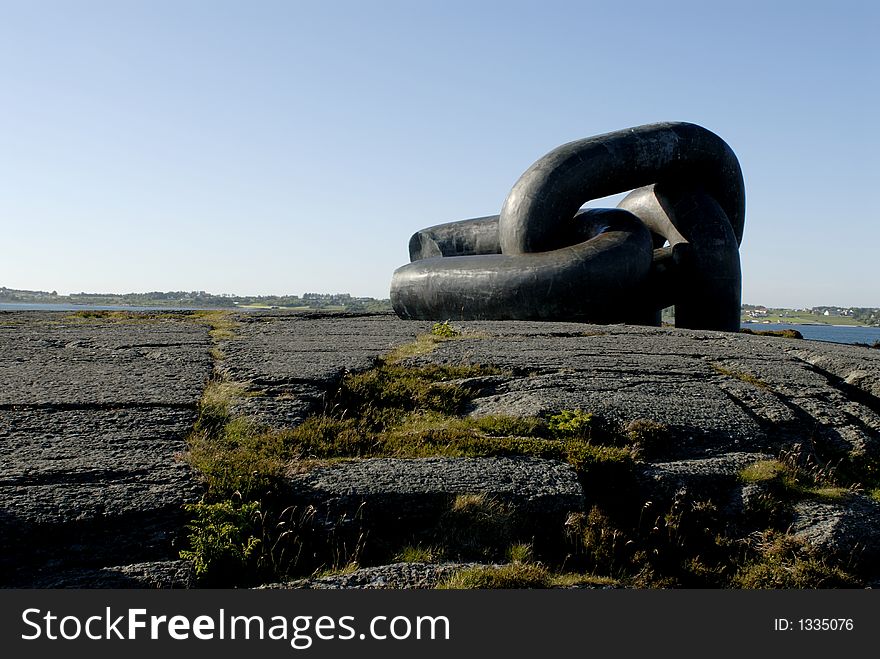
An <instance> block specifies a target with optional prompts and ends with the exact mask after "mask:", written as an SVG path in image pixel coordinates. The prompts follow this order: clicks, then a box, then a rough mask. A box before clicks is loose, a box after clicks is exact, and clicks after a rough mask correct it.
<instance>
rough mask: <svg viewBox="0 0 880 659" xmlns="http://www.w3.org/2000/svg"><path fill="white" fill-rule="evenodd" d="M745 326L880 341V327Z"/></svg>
mask: <svg viewBox="0 0 880 659" xmlns="http://www.w3.org/2000/svg"><path fill="white" fill-rule="evenodd" d="M742 326H743V327H747V328H748V329H751V330H755V331H756V332H758V331H761V330H783V329H793V330H797V331H798V332H800V333H801V335H802V336H803V337H804V338H805V339H811V340H813V341H827V342H829V343H867V344H868V345H874V342H875V341H880V327H859V326H853V325H795V324H787V323H743V324H742Z"/></svg>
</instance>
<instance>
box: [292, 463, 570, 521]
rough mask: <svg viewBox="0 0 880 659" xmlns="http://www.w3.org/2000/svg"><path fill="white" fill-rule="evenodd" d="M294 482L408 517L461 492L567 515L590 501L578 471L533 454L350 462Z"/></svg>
mask: <svg viewBox="0 0 880 659" xmlns="http://www.w3.org/2000/svg"><path fill="white" fill-rule="evenodd" d="M290 483H291V487H292V488H293V489H294V490H295V491H297V492H299V493H300V494H301V496H305V497H306V498H308V499H310V500H319V501H323V502H328V501H333V502H334V503H335V504H336V505H335V507H336V508H340V507H344V508H350V512H351V513H354V512H355V511H356V510H357V508H358V507H359V506H360V505H361V504H362V503H364V502H366V504H367V505H368V506H369V505H371V504H372V505H381V506H383V507H385V508H388V509H389V510H390V511H393V514H395V515H396V516H405V515H406V514H407V513H409V512H411V511H414V510H417V509H419V508H421V507H424V506H426V505H429V504H430V503H431V502H433V501H436V502H437V504H438V507H441V506H442V505H443V504H446V503H448V502H449V501H450V499H452V498H454V497H455V496H456V495H459V494H483V495H486V496H487V497H490V498H492V499H495V500H498V501H501V502H504V503H508V504H510V505H512V506H514V507H515V508H516V509H517V510H520V511H521V512H524V513H527V514H544V515H554V514H556V515H558V514H565V513H567V512H569V511H574V510H579V509H581V508H583V505H584V495H583V490H582V489H581V485H580V483H579V482H578V479H577V475H576V474H575V471H574V469H572V468H571V467H570V466H569V465H567V464H565V463H562V462H556V461H553V460H542V459H539V458H529V457H512V458H420V459H412V460H404V459H395V458H374V459H368V460H350V461H345V462H342V463H339V464H336V465H332V466H328V467H318V468H316V469H313V470H311V471H309V472H307V473H305V474H301V475H298V476H294V477H293V478H292V479H291V481H290Z"/></svg>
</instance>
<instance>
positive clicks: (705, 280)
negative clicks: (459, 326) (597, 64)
mask: <svg viewBox="0 0 880 659" xmlns="http://www.w3.org/2000/svg"><path fill="white" fill-rule="evenodd" d="M627 190H632V192H630V194H628V195H627V196H626V197H625V198H624V199H623V201H621V202H620V204H619V205H618V208H613V209H591V210H580V209H581V206H583V205H584V204H585V203H586V202H588V201H590V200H592V199H598V198H601V197H605V196H607V195H611V194H615V193H620V192H626V191H627ZM744 223H745V190H744V187H743V178H742V172H741V170H740V166H739V162H738V161H737V159H736V156H735V155H734V153H733V151H732V150H731V148H730V147H729V146H728V145H727V144H726V143H725V142H724V140H722V139H721V138H720V137H718V136H717V135H715V134H714V133H712V132H710V131H708V130H706V129H705V128H702V127H700V126H697V125H694V124H689V123H659V124H649V125H646V126H638V127H636V128H629V129H626V130H621V131H616V132H613V133H607V134H605V135H598V136H595V137H590V138H587V139H584V140H578V141H576V142H571V143H569V144H564V145H563V146H561V147H559V148H557V149H554V150H553V151H551V152H550V153H548V154H547V155H545V156H544V157H543V158H541V159H540V160H538V161H537V162H535V163H534V164H533V165H532V166H531V167H529V168H528V169H527V170H526V171H525V173H524V174H523V175H522V176H521V177H520V179H519V180H518V181H517V182H516V184H515V185H514V186H513V189H512V190H511V191H510V194H508V196H507V199H506V200H505V202H504V205H503V207H502V209H501V214H500V215H493V216H489V217H480V218H476V219H472V220H464V221H461V222H451V223H448V224H440V225H437V226H433V227H429V228H427V229H422V230H421V231H418V232H416V233H415V235H413V237H412V238H411V239H410V242H409V253H410V260H411V261H412V262H411V263H409V264H408V265H405V266H403V267H401V268H398V269H397V270H396V271H395V272H394V276H393V278H392V281H391V303H392V305H393V306H394V310H395V311H396V312H397V315H398V316H400V317H401V318H411V319H422V320H445V319H458V320H479V319H486V320H567V321H579V322H598V323H614V322H624V323H636V324H645V325H659V324H660V311H661V310H662V309H663V308H665V307H667V306H672V305H674V306H675V323H676V326H677V327H687V328H692V329H713V330H724V331H737V330H738V329H739V319H740V295H741V275H740V262H739V245H740V243H741V241H742V234H743V226H744Z"/></svg>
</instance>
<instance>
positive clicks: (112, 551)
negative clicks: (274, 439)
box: [0, 312, 211, 587]
mask: <svg viewBox="0 0 880 659" xmlns="http://www.w3.org/2000/svg"><path fill="white" fill-rule="evenodd" d="M209 345H210V343H209V340H208V335H207V328H206V327H204V326H202V325H199V324H197V323H195V322H192V321H184V320H182V318H181V319H148V318H146V317H144V318H135V319H129V320H118V321H106V320H100V321H99V320H97V319H88V318H86V319H84V318H79V317H76V316H73V315H71V314H67V313H40V312H18V313H4V314H0V484H2V485H3V489H2V492H3V494H2V498H0V549H2V551H0V556H2V558H0V585H5V586H24V587H29V586H33V585H39V584H40V583H43V584H50V585H51V584H53V583H56V578H60V577H59V576H58V575H60V574H61V573H63V572H68V573H69V571H70V570H85V572H84V574H94V573H93V572H89V571H90V570H101V569H103V568H104V567H105V566H119V567H117V568H116V571H115V572H112V571H111V572H106V573H102V575H101V576H100V578H98V577H95V579H96V581H95V583H96V584H97V583H99V582H101V583H103V582H106V581H107V580H108V579H109V578H110V577H111V576H113V575H117V576H118V575H119V574H122V575H123V577H120V578H119V579H117V582H119V583H121V582H123V581H127V582H129V583H133V581H132V578H131V575H130V574H128V575H126V573H125V565H126V564H128V563H132V564H133V563H143V562H145V561H146V562H149V561H163V560H168V559H174V558H176V551H175V550H174V548H173V547H172V544H173V541H174V539H175V537H176V536H177V535H178V533H179V531H180V527H181V525H182V523H183V504H184V503H186V502H191V501H195V500H197V499H198V497H199V493H200V492H199V488H198V487H197V485H196V483H195V481H194V479H193V478H192V475H191V474H190V473H189V471H188V469H187V468H186V467H185V466H184V465H182V464H181V463H180V462H178V461H176V460H175V455H176V454H177V453H179V452H181V451H183V450H184V449H185V441H184V439H185V436H186V434H187V433H188V432H189V430H190V429H191V428H192V425H193V422H194V421H195V415H196V405H197V403H198V400H199V398H200V396H201V393H202V390H203V389H204V384H205V381H206V379H207V377H208V375H209V373H210V369H211V360H210V357H209V355H208V347H209ZM160 572H161V571H160ZM114 578H115V577H114ZM135 581H136V580H135ZM175 581H180V580H179V579H177V578H174V579H171V578H169V579H165V580H164V581H163V579H162V578H160V577H156V578H155V579H154V582H156V583H166V582H167V583H168V584H171V583H174V582H175ZM139 583H141V584H143V583H145V582H144V581H143V580H141V581H140V582H139ZM151 583H152V582H151Z"/></svg>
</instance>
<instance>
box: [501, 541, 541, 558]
mask: <svg viewBox="0 0 880 659" xmlns="http://www.w3.org/2000/svg"><path fill="white" fill-rule="evenodd" d="M534 559H535V549H534V547H532V545H531V544H530V543H527V542H518V543H516V544H513V545H510V547H508V548H507V560H508V561H510V562H511V563H531V562H533V561H534Z"/></svg>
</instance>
